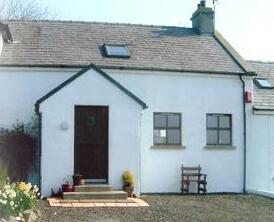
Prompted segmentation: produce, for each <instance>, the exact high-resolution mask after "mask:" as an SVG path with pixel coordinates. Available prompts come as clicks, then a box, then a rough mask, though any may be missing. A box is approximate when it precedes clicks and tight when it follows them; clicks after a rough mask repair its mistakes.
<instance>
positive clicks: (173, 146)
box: [150, 145, 186, 150]
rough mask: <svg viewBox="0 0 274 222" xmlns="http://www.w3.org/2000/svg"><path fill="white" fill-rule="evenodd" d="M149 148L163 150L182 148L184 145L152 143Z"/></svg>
mask: <svg viewBox="0 0 274 222" xmlns="http://www.w3.org/2000/svg"><path fill="white" fill-rule="evenodd" d="M150 148H151V149H163V150H165V149H166V150H182V149H185V148H186V147H185V146H182V145H152V146H151V147H150Z"/></svg>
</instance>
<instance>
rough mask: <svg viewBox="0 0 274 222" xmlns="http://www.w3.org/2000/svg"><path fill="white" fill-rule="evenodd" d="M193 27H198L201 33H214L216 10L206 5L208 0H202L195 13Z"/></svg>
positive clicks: (192, 19)
mask: <svg viewBox="0 0 274 222" xmlns="http://www.w3.org/2000/svg"><path fill="white" fill-rule="evenodd" d="M191 21H192V28H195V29H197V31H198V32H199V34H212V33H213V32H214V28H215V27H214V26H215V24H214V11H213V10H212V8H209V7H206V1H205V0H202V1H201V2H200V4H198V8H197V10H196V11H195V12H194V13H193V15H192V18H191Z"/></svg>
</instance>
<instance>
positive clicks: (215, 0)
mask: <svg viewBox="0 0 274 222" xmlns="http://www.w3.org/2000/svg"><path fill="white" fill-rule="evenodd" d="M218 1H219V0H212V5H213V11H214V14H213V25H214V32H215V14H216V3H218Z"/></svg>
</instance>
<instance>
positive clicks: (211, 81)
mask: <svg viewBox="0 0 274 222" xmlns="http://www.w3.org/2000/svg"><path fill="white" fill-rule="evenodd" d="M213 15H214V12H213V11H212V9H211V8H208V7H206V6H205V2H204V1H201V3H200V4H199V5H198V9H197V10H196V12H195V13H194V14H193V16H192V22H193V27H192V28H184V27H171V26H170V27H169V26H146V25H131V24H111V23H94V22H67V21H5V22H4V23H2V24H1V26H0V31H1V34H2V35H1V36H2V38H0V39H1V44H0V52H1V56H0V113H1V119H0V123H1V125H2V126H9V125H11V124H13V123H14V122H15V121H16V120H21V121H24V122H28V121H29V120H30V118H31V117H32V116H33V114H34V112H36V113H37V115H39V117H40V118H39V119H40V186H41V189H42V194H43V195H45V196H47V195H50V193H51V189H53V190H55V191H57V190H58V189H59V187H60V185H61V183H62V180H63V178H64V177H65V176H67V175H73V174H74V173H81V174H82V175H83V177H84V178H85V179H88V180H90V181H94V182H100V183H108V184H110V185H111V187H112V188H113V189H117V190H119V189H121V186H122V184H121V174H122V172H123V171H124V170H126V169H129V170H131V171H132V172H133V174H134V176H135V182H136V186H135V192H136V193H138V194H139V193H171V192H180V179H181V178H180V167H181V165H182V164H184V165H198V164H200V165H201V166H202V168H203V171H204V172H205V173H206V174H207V175H208V192H243V191H245V190H246V172H247V171H246V162H247V161H246V151H247V150H248V149H249V147H248V145H249V144H250V143H248V142H247V137H246V132H247V130H248V129H246V126H249V125H246V121H247V120H249V117H250V116H251V114H252V103H250V102H251V101H250V100H245V99H246V98H245V95H250V93H252V90H253V77H254V72H252V69H250V66H249V65H248V63H247V62H246V61H244V59H242V58H241V57H240V56H239V54H238V53H237V52H236V51H235V50H234V49H233V48H232V47H231V46H230V45H229V43H228V42H227V41H225V39H224V38H223V37H222V36H221V35H220V34H218V33H217V32H216V31H215V30H214V21H213V17H214V16H213ZM247 102H248V103H247ZM247 113H248V115H249V116H248V115H247ZM247 117H248V118H247ZM250 118H251V117H250ZM257 142H258V143H259V144H258V145H260V141H259V140H258V141H257ZM255 148H256V147H255ZM250 177H252V173H251V174H250V175H249V177H248V178H250ZM249 181H250V180H248V182H249Z"/></svg>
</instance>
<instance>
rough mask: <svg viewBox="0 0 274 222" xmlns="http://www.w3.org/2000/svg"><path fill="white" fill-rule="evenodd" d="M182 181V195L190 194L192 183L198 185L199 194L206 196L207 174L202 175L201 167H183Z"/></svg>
mask: <svg viewBox="0 0 274 222" xmlns="http://www.w3.org/2000/svg"><path fill="white" fill-rule="evenodd" d="M181 170H182V180H181V191H182V194H186V193H189V186H190V183H191V182H194V183H197V193H198V194H201V193H202V194H205V193H206V191H207V189H206V185H207V182H206V177H207V175H206V174H202V173H201V171H202V168H201V166H200V165H198V167H185V166H184V165H182V168H181Z"/></svg>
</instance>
